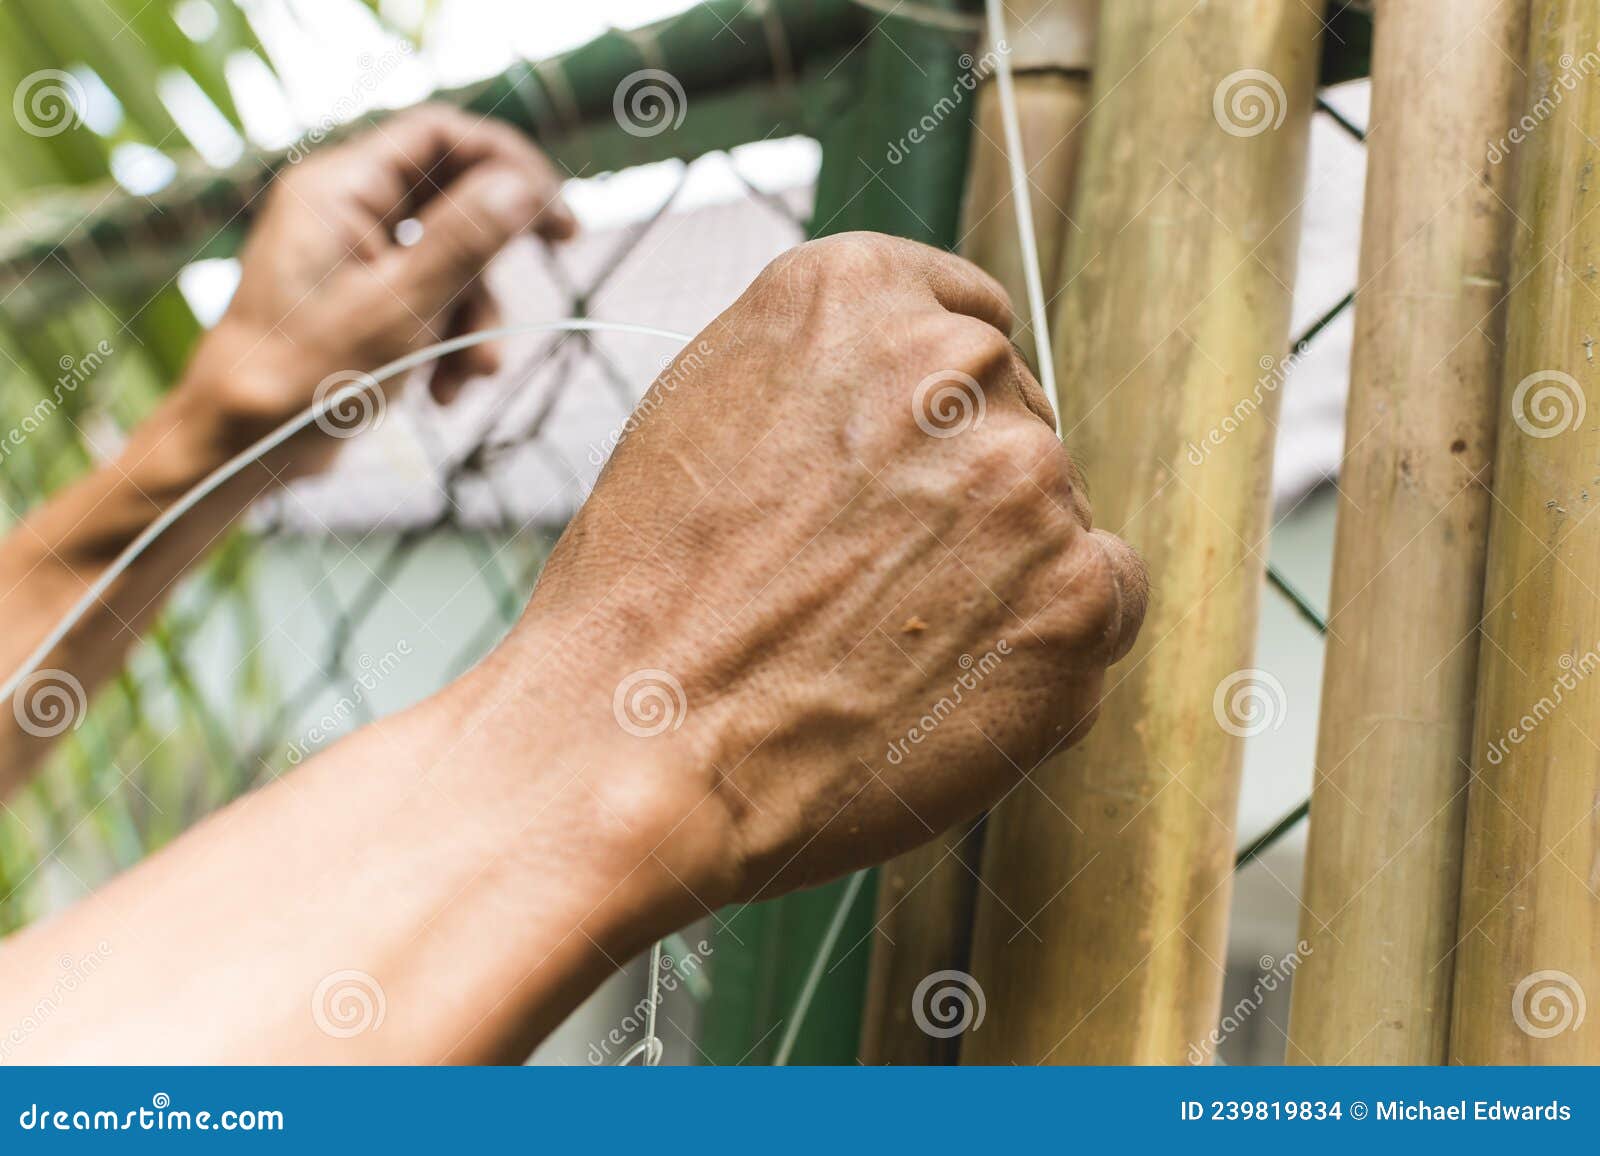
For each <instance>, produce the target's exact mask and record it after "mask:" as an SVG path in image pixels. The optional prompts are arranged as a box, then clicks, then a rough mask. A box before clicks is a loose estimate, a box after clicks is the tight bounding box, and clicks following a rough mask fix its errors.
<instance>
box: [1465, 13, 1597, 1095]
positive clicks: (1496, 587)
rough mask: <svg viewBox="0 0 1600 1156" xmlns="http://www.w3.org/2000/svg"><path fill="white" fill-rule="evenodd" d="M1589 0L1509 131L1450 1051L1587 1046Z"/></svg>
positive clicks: (1537, 41)
mask: <svg viewBox="0 0 1600 1156" xmlns="http://www.w3.org/2000/svg"><path fill="white" fill-rule="evenodd" d="M1597 44H1600V7H1597V6H1596V5H1594V4H1593V3H1591V2H1589V0H1535V2H1534V3H1533V4H1532V5H1531V6H1530V9H1529V26H1528V57H1527V59H1528V69H1527V77H1528V79H1527V92H1526V94H1525V96H1524V98H1523V102H1522V105H1523V109H1522V110H1523V112H1524V114H1525V115H1524V116H1523V117H1522V118H1520V121H1519V125H1520V127H1519V132H1518V134H1517V135H1518V137H1519V138H1520V139H1518V140H1512V139H1510V134H1508V137H1507V139H1506V140H1505V141H1503V142H1501V145H1502V147H1503V151H1506V152H1509V153H1510V155H1511V158H1512V160H1513V162H1514V163H1515V164H1516V165H1517V170H1518V171H1517V180H1516V185H1517V197H1516V203H1515V209H1516V216H1517V225H1516V230H1515V234H1514V239H1513V245H1512V290H1511V296H1510V299H1509V301H1508V303H1507V306H1506V365H1505V372H1504V376H1503V385H1502V391H1501V396H1500V415H1499V416H1500V422H1499V434H1498V438H1499V440H1498V444H1497V446H1496V452H1495V472H1494V498H1495V500H1494V505H1493V508H1492V518H1491V520H1490V532H1489V565H1488V577H1487V582H1486V585H1485V589H1484V617H1483V622H1482V626H1481V634H1482V639H1483V644H1482V647H1481V648H1480V651H1479V658H1478V665H1479V672H1478V710H1477V725H1476V728H1475V738H1474V743H1473V764H1472V766H1473V778H1472V783H1471V786H1470V787H1469V791H1468V795H1469V798H1468V805H1467V825H1466V854H1465V859H1464V862H1463V867H1462V881H1461V917H1460V926H1459V930H1458V943H1457V946H1456V959H1455V992H1454V1002H1453V1009H1452V1021H1451V1034H1450V1058H1451V1060H1452V1061H1454V1062H1457V1063H1468V1064H1526V1063H1540V1064H1593V1063H1596V1062H1600V1029H1597V1026H1596V1025H1595V1024H1594V1023H1593V1022H1591V1021H1592V1019H1593V1016H1592V1015H1591V1016H1589V1017H1588V1018H1587V1019H1586V1018H1585V1012H1586V1010H1589V1009H1586V1006H1585V1005H1586V1003H1587V1001H1588V1000H1589V999H1592V998H1594V997H1596V996H1600V896H1597V893H1596V892H1597V889H1600V815H1597V806H1600V745H1597V739H1596V719H1597V718H1600V678H1595V677H1593V675H1594V674H1595V672H1596V671H1597V670H1600V595H1597V594H1596V592H1595V590H1596V586H1597V585H1600V518H1596V517H1595V516H1594V514H1595V513H1596V511H1597V510H1600V421H1597V417H1600V413H1597V411H1596V409H1595V407H1596V405H1597V403H1600V388H1597V386H1600V366H1597V365H1596V364H1595V361H1594V342H1595V340H1596V339H1597V338H1600V296H1597V295H1596V286H1597V285H1600V215H1597V214H1596V212H1595V210H1596V207H1597V204H1596V197H1597V196H1600V193H1597V192H1596V177H1595V167H1596V165H1597V164H1600V147H1596V145H1595V141H1596V140H1597V139H1600V48H1597Z"/></svg>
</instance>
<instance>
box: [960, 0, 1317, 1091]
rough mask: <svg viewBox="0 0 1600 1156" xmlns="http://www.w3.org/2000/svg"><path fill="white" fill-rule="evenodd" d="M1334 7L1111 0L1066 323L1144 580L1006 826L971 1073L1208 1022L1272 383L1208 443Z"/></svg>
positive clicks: (1269, 285) (1081, 445)
mask: <svg viewBox="0 0 1600 1156" xmlns="http://www.w3.org/2000/svg"><path fill="white" fill-rule="evenodd" d="M1319 7H1320V6H1319V5H1317V4H1308V3H1302V2H1300V0H1256V2H1252V3H1233V4H1202V5H1196V4H1193V3H1192V2H1190V0H1143V2H1141V3H1138V4H1111V3H1108V4H1105V5H1103V6H1102V9H1101V17H1100V26H1099V29H1098V32H1097V36H1096V42H1095V54H1094V98H1095V100H1094V106H1093V112H1092V113H1091V115H1090V118H1089V126H1088V139H1087V140H1086V141H1085V142H1084V146H1083V147H1084V159H1083V168H1082V171H1081V172H1080V174H1079V181H1078V197H1077V199H1076V201H1075V211H1074V216H1075V218H1076V219H1077V223H1078V225H1079V227H1080V229H1081V230H1082V231H1081V232H1073V234H1072V236H1071V239H1070V240H1069V241H1068V243H1067V259H1066V263H1065V269H1064V271H1063V281H1064V288H1063V290H1062V293H1061V298H1060V304H1059V308H1058V309H1057V311H1056V312H1055V314H1054V317H1053V320H1054V323H1055V326H1054V332H1053V335H1052V336H1053V339H1054V344H1055V349H1056V360H1057V364H1058V367H1059V370H1060V380H1061V382H1062V383H1063V390H1062V393H1063V399H1062V400H1063V428H1064V430H1065V436H1066V441H1067V444H1068V445H1069V446H1070V447H1071V448H1072V449H1073V451H1074V453H1075V456H1076V457H1077V458H1078V460H1079V462H1080V463H1081V465H1082V467H1083V471H1084V474H1085V476H1086V477H1087V478H1088V479H1089V482H1090V487H1091V491H1092V494H1093V500H1094V507H1095V509H1094V515H1095V522H1096V524H1097V525H1100V526H1103V527H1105V528H1107V529H1110V530H1112V531H1114V532H1116V533H1118V534H1121V535H1122V536H1123V537H1124V538H1126V539H1127V540H1129V541H1130V542H1131V543H1132V544H1133V545H1134V546H1136V547H1137V548H1138V549H1139V550H1140V551H1141V552H1142V553H1143V555H1144V557H1145V559H1146V561H1147V563H1148V565H1149V568H1150V573H1151V574H1152V575H1153V576H1154V577H1155V583H1154V588H1153V591H1152V596H1151V602H1150V608H1149V613H1148V615H1147V617H1146V620H1145V624H1144V630H1143V632H1142V634H1141V636H1140V640H1139V643H1138V645H1137V646H1136V647H1135V649H1134V651H1133V653H1132V654H1131V655H1130V656H1129V657H1128V658H1127V659H1126V660H1124V662H1123V663H1122V664H1120V665H1119V666H1117V667H1115V668H1113V670H1112V671H1111V672H1110V674H1109V675H1108V677H1107V683H1106V695H1105V698H1104V701H1103V704H1102V707H1101V712H1100V718H1099V722H1098V724H1097V725H1096V727H1095V729H1094V731H1093V732H1092V733H1091V734H1090V735H1089V737H1088V738H1087V739H1086V740H1085V741H1084V742H1083V744H1082V745H1081V746H1079V747H1078V748H1076V749H1074V750H1073V751H1070V752H1067V753H1066V754H1065V755H1064V756H1059V757H1056V758H1054V759H1052V760H1050V761H1048V762H1046V763H1044V764H1043V765H1041V766H1039V767H1036V768H1032V769H1031V770H1030V774H1029V781H1027V782H1025V783H1023V784H1022V785H1021V786H1019V787H1018V789H1017V791H1016V792H1015V793H1014V794H1013V795H1012V797H1010V798H1008V799H1007V800H1006V801H1005V802H1004V803H1002V804H1001V805H1000V806H999V807H998V808H997V809H996V810H995V812H994V813H993V814H991V815H990V817H989V829H988V832H987V833H986V836H985V839H984V872H983V874H984V882H985V883H986V885H987V886H986V888H985V890H984V891H983V892H982V894H980V896H979V910H978V920H977V925H976V929H975V933H974V947H973V966H972V974H973V976H974V977H975V979H976V980H977V982H978V983H979V984H980V985H981V986H982V988H983V989H984V991H985V993H986V995H987V1000H988V1019H987V1022H986V1023H984V1025H983V1026H982V1030H980V1031H976V1032H971V1033H969V1034H968V1035H966V1036H965V1037H964V1039H963V1046H962V1061H963V1062H965V1063H1008V1062H1018V1063H1058V1064H1059V1063H1181V1062H1183V1061H1184V1060H1185V1058H1186V1056H1187V1055H1188V1054H1189V1049H1190V1048H1191V1047H1192V1046H1196V1045H1197V1044H1198V1043H1199V1042H1200V1041H1202V1040H1204V1039H1205V1037H1206V1036H1207V1035H1208V1034H1209V1032H1210V1031H1211V1029H1212V1027H1213V1026H1214V1024H1215V1022H1216V1018H1217V1015H1218V1012H1219V1008H1220V1000H1221V991H1222V960H1223V959H1224V958H1225V954H1226V932H1227V907H1228V894H1229V886H1228V884H1229V879H1230V877H1231V874H1232V869H1233V855H1234V831H1233V818H1234V813H1235V809H1236V804H1237V795H1238V777H1239V769H1240V763H1241V757H1242V754H1243V743H1242V740H1241V736H1242V735H1243V734H1244V733H1245V732H1246V730H1247V729H1248V727H1249V725H1250V724H1251V723H1252V721H1254V720H1253V719H1252V717H1251V716H1249V715H1248V714H1246V715H1245V716H1244V717H1240V716H1239V714H1238V713H1237V711H1235V710H1233V709H1231V708H1234V707H1236V706H1237V702H1238V695H1237V693H1236V690H1237V688H1238V687H1239V686H1240V685H1241V680H1244V683H1245V686H1246V691H1247V693H1248V688H1249V683H1248V680H1249V679H1250V678H1251V677H1252V674H1253V672H1252V671H1251V670H1250V668H1251V667H1252V654H1253V649H1254V641H1255V637H1254V636H1255V624H1256V616H1257V606H1258V600H1259V597H1260V590H1261V586H1262V577H1263V573H1262V572H1263V569H1264V553H1265V551H1264V546H1265V541H1264V538H1265V531H1266V521H1267V510H1268V498H1269V494H1270V489H1271V487H1270V474H1271V451H1272V439H1273V421H1272V418H1273V415H1274V412H1275V405H1274V403H1275V401H1276V397H1277V392H1276V391H1273V390H1267V391H1261V392H1262V393H1263V396H1262V399H1261V404H1260V406H1259V409H1260V412H1257V413H1255V414H1254V415H1253V417H1252V418H1251V419H1250V420H1247V421H1242V422H1239V423H1238V426H1237V428H1233V429H1232V430H1231V432H1230V434H1229V435H1228V436H1227V437H1226V438H1225V439H1223V441H1222V443H1221V444H1220V445H1209V439H1208V437H1207V431H1208V430H1211V429H1214V428H1217V427H1219V426H1221V425H1222V423H1223V422H1224V420H1225V419H1227V418H1229V417H1230V416H1231V415H1233V414H1235V412H1236V410H1235V407H1236V406H1237V405H1238V403H1239V402H1240V400H1241V399H1246V398H1252V397H1254V396H1255V395H1256V393H1257V391H1258V379H1259V378H1260V377H1261V375H1262V369H1261V360H1262V359H1263V358H1265V357H1271V358H1274V359H1276V358H1279V357H1281V356H1282V354H1283V352H1284V350H1285V348H1286V346H1287V344H1288V339H1289V315H1290V305H1291V298H1292V289H1291V287H1292V286H1293V284H1294V270H1295V257H1296V253H1297V248H1298V243H1299V229H1298V213H1297V210H1298V207H1299V205H1300V202H1301V199H1302V196H1303V182H1304V169H1305V155H1306V140H1307V133H1308V128H1309V123H1310V116H1311V107H1312V101H1313V95H1314V93H1313V90H1314V86H1315V82H1316V71H1317V59H1318V57H1317V52H1318V36H1319V33H1320V32H1321V28H1322V24H1321V19H1320V16H1319V13H1318V11H1317V9H1318V8H1319ZM1193 443H1207V444H1208V445H1209V449H1210V452H1209V454H1207V455H1202V459H1201V463H1200V464H1198V465H1196V464H1194V463H1193V455H1191V454H1190V453H1189V452H1188V449H1187V447H1188V446H1189V445H1191V444H1193ZM1219 698H1220V699H1221V701H1222V706H1221V708H1219V707H1218V706H1217V703H1218V700H1219ZM1269 709H1272V710H1278V709H1282V708H1281V704H1277V703H1271V704H1269Z"/></svg>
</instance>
